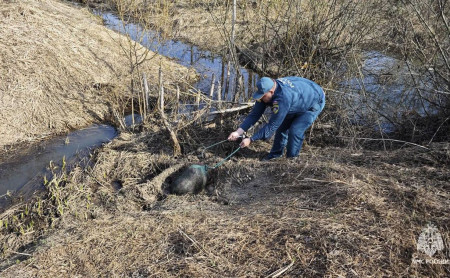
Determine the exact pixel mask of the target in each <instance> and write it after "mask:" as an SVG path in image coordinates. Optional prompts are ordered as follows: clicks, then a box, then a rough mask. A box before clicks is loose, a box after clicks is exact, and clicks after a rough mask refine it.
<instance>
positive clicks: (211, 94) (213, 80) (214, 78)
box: [209, 73, 216, 99]
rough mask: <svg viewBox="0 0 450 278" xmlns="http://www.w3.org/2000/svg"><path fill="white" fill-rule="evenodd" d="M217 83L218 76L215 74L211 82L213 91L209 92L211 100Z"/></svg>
mask: <svg viewBox="0 0 450 278" xmlns="http://www.w3.org/2000/svg"><path fill="white" fill-rule="evenodd" d="M215 82H216V74H215V73H213V75H212V80H211V89H210V90H209V98H211V99H212V98H213V94H214V84H215Z"/></svg>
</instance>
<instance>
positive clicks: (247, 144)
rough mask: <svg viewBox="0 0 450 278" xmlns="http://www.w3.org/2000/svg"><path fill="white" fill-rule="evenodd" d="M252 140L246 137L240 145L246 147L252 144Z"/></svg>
mask: <svg viewBox="0 0 450 278" xmlns="http://www.w3.org/2000/svg"><path fill="white" fill-rule="evenodd" d="M251 142H252V140H250V138H245V139H243V140H242V142H241V144H239V146H240V147H241V148H246V147H248V146H249V145H250V143H251Z"/></svg>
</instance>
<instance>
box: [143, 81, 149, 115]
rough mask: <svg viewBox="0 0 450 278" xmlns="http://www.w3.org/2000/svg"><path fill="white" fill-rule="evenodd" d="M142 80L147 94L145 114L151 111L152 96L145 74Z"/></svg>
mask: <svg viewBox="0 0 450 278" xmlns="http://www.w3.org/2000/svg"><path fill="white" fill-rule="evenodd" d="M142 79H143V81H144V92H145V114H147V112H149V111H150V108H149V107H150V96H149V92H148V82H147V76H146V75H145V72H143V73H142Z"/></svg>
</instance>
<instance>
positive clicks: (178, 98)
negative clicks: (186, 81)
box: [175, 85, 180, 117]
mask: <svg viewBox="0 0 450 278" xmlns="http://www.w3.org/2000/svg"><path fill="white" fill-rule="evenodd" d="M179 109H180V87H178V85H177V107H176V110H175V117H176V116H177V115H178V110H179Z"/></svg>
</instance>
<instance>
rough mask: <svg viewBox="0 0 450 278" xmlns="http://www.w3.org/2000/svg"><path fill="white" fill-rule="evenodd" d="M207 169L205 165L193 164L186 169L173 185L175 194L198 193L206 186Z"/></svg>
mask: <svg viewBox="0 0 450 278" xmlns="http://www.w3.org/2000/svg"><path fill="white" fill-rule="evenodd" d="M207 180H208V177H207V169H206V166H205V165H191V166H189V167H188V168H186V170H184V171H183V172H182V173H181V175H180V176H178V178H176V179H175V181H174V182H173V184H172V186H171V189H172V190H171V191H172V193H174V194H178V195H183V194H197V193H199V192H200V191H202V190H203V189H204V188H205V185H206V182H207Z"/></svg>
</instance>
